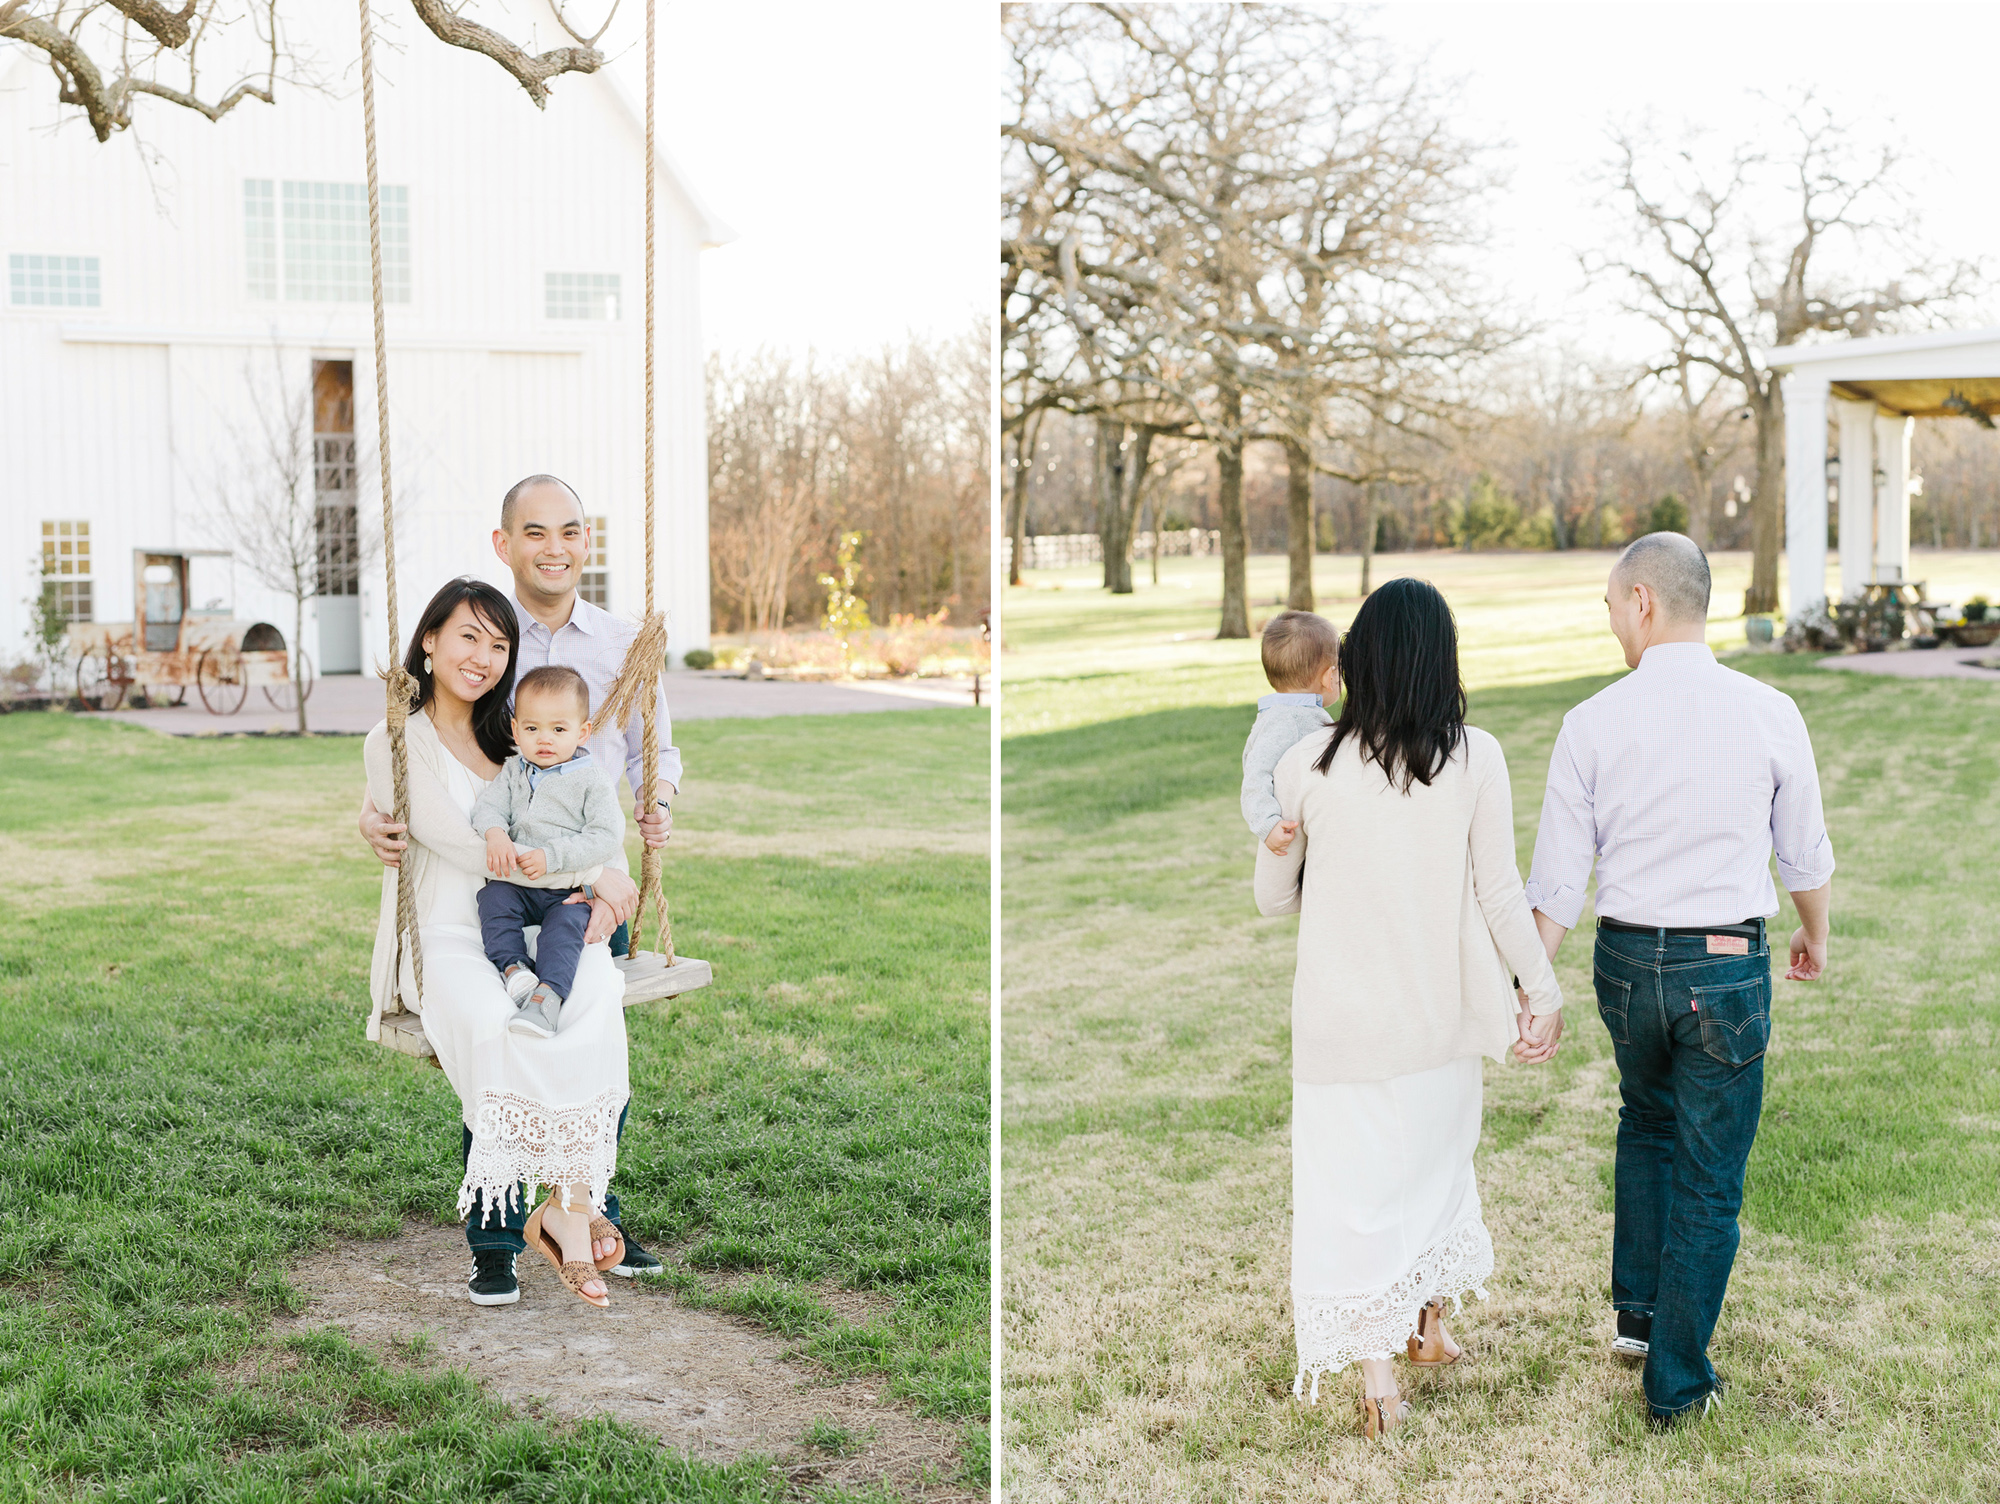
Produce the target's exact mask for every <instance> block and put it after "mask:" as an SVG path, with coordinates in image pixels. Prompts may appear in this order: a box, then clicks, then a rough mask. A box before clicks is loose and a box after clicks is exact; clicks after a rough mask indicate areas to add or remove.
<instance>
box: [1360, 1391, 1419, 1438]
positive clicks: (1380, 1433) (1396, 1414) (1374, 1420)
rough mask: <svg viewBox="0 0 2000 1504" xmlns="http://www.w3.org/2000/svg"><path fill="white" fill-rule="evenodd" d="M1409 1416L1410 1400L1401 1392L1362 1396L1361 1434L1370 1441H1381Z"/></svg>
mask: <svg viewBox="0 0 2000 1504" xmlns="http://www.w3.org/2000/svg"><path fill="white" fill-rule="evenodd" d="M1409 1418H1410V1402H1409V1401H1408V1400H1406V1399H1404V1398H1403V1397H1402V1396H1401V1395H1400V1394H1385V1395H1383V1396H1381V1397H1380V1398H1370V1397H1369V1396H1368V1395H1365V1394H1364V1395H1362V1396H1361V1434H1362V1435H1363V1436H1365V1437H1367V1438H1368V1439H1369V1440H1370V1441H1380V1440H1381V1439H1382V1438H1383V1437H1385V1436H1387V1435H1388V1434H1389V1433H1390V1432H1391V1431H1393V1430H1395V1429H1396V1427H1398V1426H1400V1425H1401V1424H1402V1423H1403V1422H1404V1421H1406V1420H1408V1419H1409Z"/></svg>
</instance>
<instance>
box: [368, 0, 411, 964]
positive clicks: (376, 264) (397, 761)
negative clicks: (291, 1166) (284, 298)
mask: <svg viewBox="0 0 2000 1504" xmlns="http://www.w3.org/2000/svg"><path fill="white" fill-rule="evenodd" d="M361 124H362V130H363V133H364V134H365V135H366V136H367V139H368V262H369V273H370V276H371V277H372V279H373V291H374V301H375V427H376V447H377V449H378V450H379V451H380V453H381V458H382V568H383V571H384V573H385V574H386V575H387V576H388V591H389V652H390V655H391V656H390V668H389V671H388V672H387V673H386V674H384V675H383V678H384V679H386V680H387V681H388V688H387V690H386V696H387V700H388V707H387V708H388V719H389V767H390V770H391V779H392V782H393V785H394V789H395V801H394V807H393V808H392V809H391V810H390V811H389V814H390V817H391V818H392V819H395V820H397V821H400V822H403V823H405V824H407V823H408V821H409V818H410V752H409V747H408V746H407V745H406V744H405V742H404V739H403V729H404V723H405V722H407V721H408V720H409V717H410V702H411V701H412V700H413V699H414V698H415V696H416V692H417V681H416V680H415V679H413V678H412V677H411V676H410V671H409V670H408V669H407V668H405V667H404V666H403V662H402V660H401V659H400V658H397V657H395V656H394V655H395V654H396V652H397V650H398V648H399V647H400V646H401V644H402V640H403V633H402V625H401V623H400V621H399V619H398V616H397V612H396V516H395V506H394V504H393V503H392V502H391V500H390V496H391V494H392V493H391V491H390V486H389V335H388V328H387V325H386V324H385V323H384V322H383V317H382V303H383V298H382V192H381V187H380V185H379V183H378V182H377V179H376V175H375V42H374V33H373V31H372V29H371V28H370V26H369V24H368V0H361ZM406 937H407V939H406ZM406 943H407V944H408V946H409V949H410V971H411V975H412V976H414V977H415V978H416V984H417V992H418V995H419V996H421V995H422V993H423V990H424V951H423V942H422V941H421V940H420V939H419V938H418V936H417V901H416V894H415V892H414V891H413V889H412V887H411V880H410V863H409V862H408V860H407V859H406V860H405V861H404V862H403V863H402V865H400V866H399V867H397V869H396V964H395V970H394V971H393V972H392V973H391V975H392V976H393V977H394V978H395V980H394V981H393V982H392V983H391V984H390V985H391V987H392V988H394V987H399V986H400V985H401V983H402V978H403V947H404V945H405V944H406Z"/></svg>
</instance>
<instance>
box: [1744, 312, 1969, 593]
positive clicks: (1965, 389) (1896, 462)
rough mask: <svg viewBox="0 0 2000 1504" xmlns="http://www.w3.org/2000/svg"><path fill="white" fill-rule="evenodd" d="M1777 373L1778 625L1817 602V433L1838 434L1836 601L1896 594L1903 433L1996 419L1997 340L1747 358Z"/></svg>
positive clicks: (1921, 338) (1903, 337)
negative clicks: (1869, 592) (1924, 422)
mask: <svg viewBox="0 0 2000 1504" xmlns="http://www.w3.org/2000/svg"><path fill="white" fill-rule="evenodd" d="M1757 356H1758V359H1759V360H1760V361H1761V362H1762V363H1763V364H1764V365H1765V366H1766V367H1767V368H1768V369H1771V370H1774V371H1782V372H1783V373H1784V378H1783V379H1784V397H1785V558H1786V564H1787V568H1788V571H1789V573H1790V576H1791V588H1790V596H1791V599H1790V601H1789V602H1788V603H1787V604H1788V608H1789V614H1791V615H1793V616H1797V615H1798V614H1800V613H1801V612H1804V611H1808V610H1810V609H1812V608H1813V607H1814V606H1815V605H1817V604H1819V603H1820V602H1822V601H1823V600H1824V599H1825V596H1826V587H1825V584H1824V581H1825V579H1826V512H1827V502H1828V500H1829V497H1828V494H1827V493H1828V477H1827V442H1826V440H1827V421H1828V418H1829V417H1830V416H1833V417H1837V418H1838V420H1839V427H1840V448H1839V453H1840V460H1841V464H1840V471H1839V504H1840V539H1841V545H1840V581H1841V582H1840V589H1841V594H1842V595H1843V596H1852V595H1854V594H1856V593H1857V592H1858V591H1860V590H1861V589H1862V588H1864V587H1865V586H1868V585H1883V584H1897V585H1900V584H1903V583H1906V579H1907V574H1908V565H1909V552H1910V459H1909V457H1910V427H1911V420H1912V419H1915V418H1972V419H1973V420H1974V421H1976V422H1978V423H1979V424H1980V425H1981V426H1982V427H1986V428H1992V427H1994V426H1995V425H1994V422H1993V415H1994V414H1996V413H2000V328H1985V329H1935V330H1930V331H1927V332H1925V333H1922V334H1889V335H1877V336H1873V337H1870V338H1867V339H1845V340H1836V341H1832V342H1830V343H1827V344H1817V345H1780V346H1776V347H1774V348H1771V349H1766V350H1760V351H1758V352H1757Z"/></svg>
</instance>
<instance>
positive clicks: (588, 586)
mask: <svg viewBox="0 0 2000 1504" xmlns="http://www.w3.org/2000/svg"><path fill="white" fill-rule="evenodd" d="M585 520H586V521H588V522H589V523H590V553H589V554H588V555H587V556H586V557H585V559H584V561H583V579H582V581H581V582H580V583H579V584H578V585H577V587H576V593H577V594H578V595H580V596H582V597H583V598H584V599H585V600H587V601H589V602H590V603H591V605H593V606H603V607H604V608H605V609H606V610H609V609H610V607H611V555H610V552H609V550H608V549H607V548H606V546H605V542H604V539H605V536H606V534H605V527H604V519H603V518H602V517H591V518H587V519H585Z"/></svg>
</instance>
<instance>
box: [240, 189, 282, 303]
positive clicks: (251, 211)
mask: <svg viewBox="0 0 2000 1504" xmlns="http://www.w3.org/2000/svg"><path fill="white" fill-rule="evenodd" d="M243 263H244V267H245V269H246V270H247V272H248V274H249V281H250V296H251V297H253V298H275V297H276V296H277V295H278V199H277V195H276V194H274V193H273V192H272V191H271V180H270V179H269V178H250V179H247V180H246V181H245V182H244V184H243Z"/></svg>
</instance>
